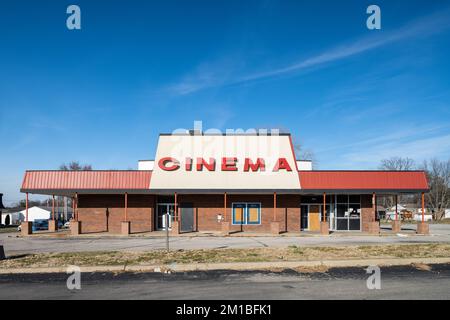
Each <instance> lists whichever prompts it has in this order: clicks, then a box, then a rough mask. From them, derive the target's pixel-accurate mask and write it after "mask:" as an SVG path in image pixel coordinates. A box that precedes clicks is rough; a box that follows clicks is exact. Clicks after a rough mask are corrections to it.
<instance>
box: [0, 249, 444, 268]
mask: <svg viewBox="0 0 450 320" xmlns="http://www.w3.org/2000/svg"><path fill="white" fill-rule="evenodd" d="M440 257H450V244H411V245H370V246H345V247H344V246H342V247H339V246H334V247H298V246H289V247H285V248H258V249H211V250H178V251H171V252H170V253H167V252H165V251H163V250H153V251H148V252H124V251H113V252H74V253H42V254H30V255H25V256H18V257H9V258H8V259H6V260H3V261H0V268H19V267H61V266H67V265H78V266H105V265H153V264H171V263H180V264H186V263H220V262H265V261H272V262H273V261H308V260H310V261H313V260H315V261H317V260H337V259H339V260H343V259H369V258H440Z"/></svg>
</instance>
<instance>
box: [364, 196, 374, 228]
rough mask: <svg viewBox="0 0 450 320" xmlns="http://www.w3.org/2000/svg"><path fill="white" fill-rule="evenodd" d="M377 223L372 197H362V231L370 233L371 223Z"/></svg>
mask: <svg viewBox="0 0 450 320" xmlns="http://www.w3.org/2000/svg"><path fill="white" fill-rule="evenodd" d="M373 221H375V213H374V211H373V208H372V195H371V194H362V195H361V231H364V232H368V231H369V222H373Z"/></svg>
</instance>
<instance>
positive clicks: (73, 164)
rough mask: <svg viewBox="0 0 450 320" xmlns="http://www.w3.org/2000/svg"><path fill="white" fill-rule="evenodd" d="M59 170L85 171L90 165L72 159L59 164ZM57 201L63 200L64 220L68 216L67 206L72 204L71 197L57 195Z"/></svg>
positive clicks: (90, 167)
mask: <svg viewBox="0 0 450 320" xmlns="http://www.w3.org/2000/svg"><path fill="white" fill-rule="evenodd" d="M59 170H64V171H85V170H92V166H91V165H90V164H84V165H81V164H80V163H79V162H78V161H72V162H70V163H69V164H68V165H66V164H65V163H63V164H61V165H60V166H59ZM56 200H57V202H58V203H61V202H63V215H64V219H65V220H66V219H67V218H68V206H72V205H73V203H72V199H70V198H68V197H65V196H58V197H57V198H56Z"/></svg>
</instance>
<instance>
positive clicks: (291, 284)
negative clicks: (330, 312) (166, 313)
mask: <svg viewBox="0 0 450 320" xmlns="http://www.w3.org/2000/svg"><path fill="white" fill-rule="evenodd" d="M380 274H381V278H380V280H381V281H380V284H381V287H380V289H368V286H367V279H368V277H369V275H368V274H367V273H366V270H365V269H364V268H335V269H330V270H328V271H326V272H318V273H299V272H296V271H293V270H287V271H284V272H269V271H267V272H263V271H248V272H233V271H220V270H218V271H208V272H189V273H174V274H164V273H119V274H114V273H83V274H82V275H81V288H80V289H79V290H76V289H74V290H69V289H68V288H67V286H66V281H67V278H68V275H67V274H62V273H60V274H22V275H0V288H1V290H0V299H220V300H222V299H225V300H226V299H236V300H241V299H244V300H248V299H252V300H266V299H269V300H270V299H333V300H339V299H389V300H395V299H406V300H415V299H450V291H449V290H448V288H449V286H450V265H447V264H445V265H432V266H430V269H429V270H420V269H417V268H414V267H412V266H405V267H384V268H381V273H380Z"/></svg>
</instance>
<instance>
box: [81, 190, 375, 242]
mask: <svg viewBox="0 0 450 320" xmlns="http://www.w3.org/2000/svg"><path fill="white" fill-rule="evenodd" d="M223 201H224V196H223V194H218V195H183V194H179V195H178V203H179V204H180V203H182V202H188V203H193V206H194V225H195V229H196V231H220V230H221V224H220V223H219V222H218V221H217V215H218V214H222V215H223V214H224V203H223ZM156 202H157V196H154V195H132V194H129V195H128V220H129V221H130V222H131V232H132V233H137V232H146V231H153V230H154V225H155V216H154V213H155V208H156ZM233 202H260V203H261V224H260V225H244V226H239V225H232V226H231V231H240V230H242V231H252V232H270V223H271V222H272V221H273V195H251V194H249V195H231V194H228V195H227V210H226V215H225V216H226V219H227V221H231V206H232V203H233ZM300 203H301V196H300V195H277V209H276V220H277V221H279V222H280V224H281V230H282V231H290V232H299V231H300ZM124 207H125V202H124V195H97V194H95V195H94V194H92V195H79V203H78V213H79V219H80V221H82V233H91V232H111V233H120V231H121V225H120V223H121V222H122V221H123V220H124ZM361 219H362V220H361V224H362V230H363V231H368V222H371V221H375V215H374V213H373V211H372V195H361Z"/></svg>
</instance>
